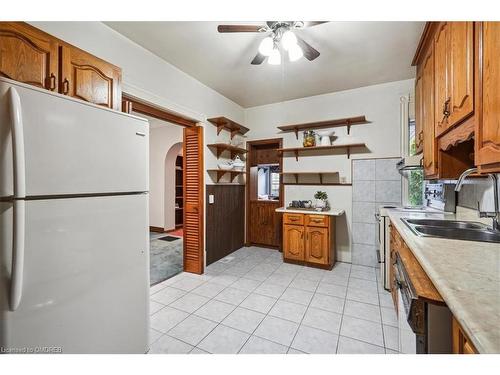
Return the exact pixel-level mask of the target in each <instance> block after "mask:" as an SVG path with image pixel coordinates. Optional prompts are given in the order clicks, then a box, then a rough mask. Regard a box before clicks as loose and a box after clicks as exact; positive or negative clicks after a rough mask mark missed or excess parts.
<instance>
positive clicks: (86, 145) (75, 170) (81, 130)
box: [0, 78, 149, 197]
mask: <svg viewBox="0 0 500 375" xmlns="http://www.w3.org/2000/svg"><path fill="white" fill-rule="evenodd" d="M10 88H13V89H14V90H15V92H16V93H17V95H18V96H19V99H20V107H21V118H22V124H21V127H22V136H23V140H24V163H25V185H26V196H54V195H55V196H57V195H63V196H64V195H75V194H95V193H99V194H102V193H120V192H142V191H148V190H149V186H148V180H149V179H148V169H149V160H148V159H149V133H148V122H147V120H143V119H139V118H137V117H134V116H130V115H127V114H124V113H120V112H116V111H112V110H109V109H105V108H100V107H98V106H96V105H92V104H86V103H83V102H81V101H79V100H75V99H72V98H68V97H65V96H63V95H59V94H54V93H51V92H49V91H46V90H40V89H37V88H34V87H30V86H26V85H22V84H18V83H15V82H14V81H10V80H6V79H3V78H0V146H1V151H0V176H1V178H0V197H6V196H12V195H14V192H13V174H14V171H13V167H12V164H13V158H12V132H11V128H12V123H13V118H12V116H11V113H12V108H11V107H12V105H11V102H12V99H11V98H12V95H10V94H9V89H10Z"/></svg>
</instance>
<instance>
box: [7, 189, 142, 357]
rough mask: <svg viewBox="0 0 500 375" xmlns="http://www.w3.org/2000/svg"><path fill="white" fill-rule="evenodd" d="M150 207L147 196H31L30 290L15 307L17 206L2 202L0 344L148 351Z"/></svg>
mask: <svg viewBox="0 0 500 375" xmlns="http://www.w3.org/2000/svg"><path fill="white" fill-rule="evenodd" d="M147 206H148V195H147V194H137V195H124V196H112V197H92V198H71V199H52V200H33V201H26V207H25V227H26V232H25V244H24V245H25V246H24V262H23V263H24V264H23V269H24V272H23V290H22V294H21V298H20V303H19V306H18V307H17V310H15V311H12V309H11V307H10V306H9V296H8V293H9V284H10V282H9V281H10V276H11V260H12V258H11V254H12V238H11V237H12V234H11V233H12V229H13V225H12V214H13V212H12V211H13V208H12V207H13V203H11V202H1V203H0V228H1V229H0V230H1V232H0V234H1V240H0V241H1V242H0V244H1V246H2V247H1V252H0V267H1V272H2V275H1V276H2V278H1V279H0V348H2V350H3V351H4V352H5V350H11V351H15V350H20V351H35V352H36V351H37V350H39V349H37V348H45V347H48V348H53V349H49V350H51V351H55V352H58V351H62V352H63V353H144V352H146V350H147V340H148V339H147V337H148V330H149V251H148V249H149V238H148V228H147V225H148V218H147V212H148V211H147ZM42 350H43V349H42Z"/></svg>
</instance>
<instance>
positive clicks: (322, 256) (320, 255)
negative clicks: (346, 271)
mask: <svg viewBox="0 0 500 375" xmlns="http://www.w3.org/2000/svg"><path fill="white" fill-rule="evenodd" d="M305 232H306V246H305V261H306V262H308V263H317V264H328V249H329V246H328V228H316V227H306V230H305Z"/></svg>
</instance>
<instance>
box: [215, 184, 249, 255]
mask: <svg viewBox="0 0 500 375" xmlns="http://www.w3.org/2000/svg"><path fill="white" fill-rule="evenodd" d="M206 194H207V196H206V202H207V227H206V251H207V265H208V264H211V263H213V262H215V261H217V260H219V259H221V258H224V257H225V256H226V255H228V254H230V253H232V252H233V251H235V250H238V249H239V248H241V247H243V246H244V242H245V186H244V185H207V188H206ZM210 194H213V195H214V198H215V199H214V203H213V204H210V203H208V202H209V200H208V196H209V195H210Z"/></svg>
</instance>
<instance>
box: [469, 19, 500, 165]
mask: <svg viewBox="0 0 500 375" xmlns="http://www.w3.org/2000/svg"><path fill="white" fill-rule="evenodd" d="M477 27H478V37H479V38H478V41H479V51H481V50H482V56H480V58H479V61H480V66H479V75H480V77H479V82H480V89H479V91H480V103H481V105H480V106H479V111H480V112H481V119H480V121H477V122H476V132H475V133H476V134H475V161H476V165H478V166H480V167H481V169H482V170H485V171H486V170H487V171H490V172H493V171H496V172H500V22H479V23H478V24H477Z"/></svg>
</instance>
